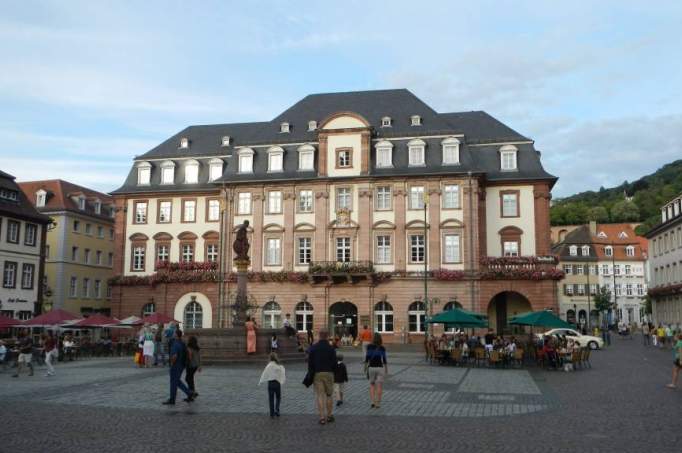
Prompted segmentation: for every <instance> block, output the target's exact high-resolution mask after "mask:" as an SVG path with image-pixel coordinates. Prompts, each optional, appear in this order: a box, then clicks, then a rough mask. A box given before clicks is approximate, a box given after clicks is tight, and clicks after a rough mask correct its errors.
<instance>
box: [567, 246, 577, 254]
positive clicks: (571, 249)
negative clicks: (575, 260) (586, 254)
mask: <svg viewBox="0 0 682 453" xmlns="http://www.w3.org/2000/svg"><path fill="white" fill-rule="evenodd" d="M568 254H569V255H571V256H578V247H577V246H575V245H572V246H570V247H569V248H568Z"/></svg>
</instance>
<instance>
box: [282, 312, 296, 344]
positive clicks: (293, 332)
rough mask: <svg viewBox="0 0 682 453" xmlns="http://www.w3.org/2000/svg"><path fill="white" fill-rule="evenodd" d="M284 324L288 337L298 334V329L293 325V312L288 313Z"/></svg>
mask: <svg viewBox="0 0 682 453" xmlns="http://www.w3.org/2000/svg"><path fill="white" fill-rule="evenodd" d="M282 325H283V326H284V331H285V332H286V334H287V337H289V338H292V337H294V336H295V335H296V330H294V328H293V327H291V314H290V313H287V314H286V317H285V318H284V321H283V323H282Z"/></svg>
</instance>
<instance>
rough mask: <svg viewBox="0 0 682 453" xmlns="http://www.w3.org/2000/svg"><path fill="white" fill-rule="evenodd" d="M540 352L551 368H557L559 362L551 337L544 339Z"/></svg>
mask: <svg viewBox="0 0 682 453" xmlns="http://www.w3.org/2000/svg"><path fill="white" fill-rule="evenodd" d="M542 352H543V354H544V356H545V357H547V362H549V364H550V365H551V366H552V368H555V369H556V368H557V366H558V365H559V361H558V359H557V352H556V349H555V348H554V340H553V339H552V338H551V337H545V342H544V346H543V347H542Z"/></svg>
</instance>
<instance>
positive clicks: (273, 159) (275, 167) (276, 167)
mask: <svg viewBox="0 0 682 453" xmlns="http://www.w3.org/2000/svg"><path fill="white" fill-rule="evenodd" d="M283 170H284V150H283V149H282V148H281V147H279V146H273V147H272V148H269V149H268V172H270V173H273V172H281V171H283Z"/></svg>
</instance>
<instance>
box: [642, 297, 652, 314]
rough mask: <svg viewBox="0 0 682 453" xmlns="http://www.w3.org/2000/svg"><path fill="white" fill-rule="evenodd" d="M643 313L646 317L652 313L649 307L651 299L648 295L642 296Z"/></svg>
mask: <svg viewBox="0 0 682 453" xmlns="http://www.w3.org/2000/svg"><path fill="white" fill-rule="evenodd" d="M644 313H646V314H647V315H650V314H651V313H653V308H652V306H651V297H649V295H648V294H647V295H646V296H644Z"/></svg>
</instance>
